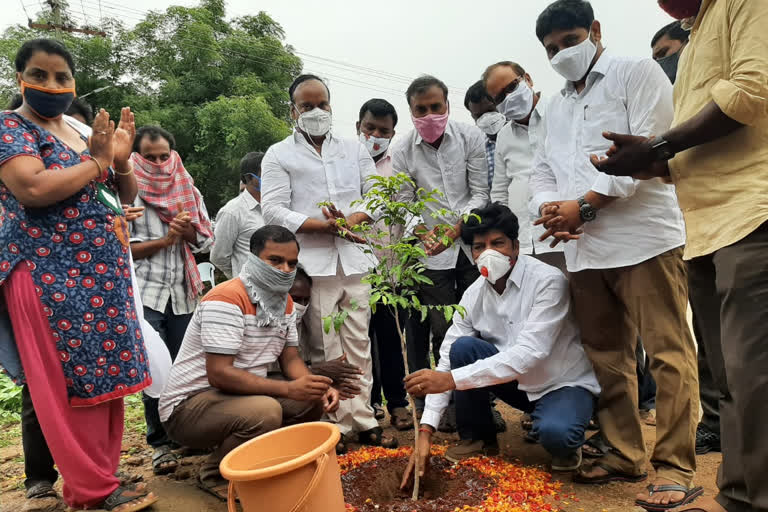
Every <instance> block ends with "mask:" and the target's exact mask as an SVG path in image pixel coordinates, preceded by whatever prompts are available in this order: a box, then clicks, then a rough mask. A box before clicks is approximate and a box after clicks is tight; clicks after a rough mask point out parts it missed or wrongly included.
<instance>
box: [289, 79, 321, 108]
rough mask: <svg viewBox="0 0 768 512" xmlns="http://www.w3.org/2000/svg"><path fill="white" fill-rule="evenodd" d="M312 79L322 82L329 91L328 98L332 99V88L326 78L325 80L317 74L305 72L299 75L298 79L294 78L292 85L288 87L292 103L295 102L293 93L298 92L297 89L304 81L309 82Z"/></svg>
mask: <svg viewBox="0 0 768 512" xmlns="http://www.w3.org/2000/svg"><path fill="white" fill-rule="evenodd" d="M310 80H317V81H318V82H320V83H321V84H323V85H324V86H325V90H326V91H328V100H329V101H330V99H331V90H330V89H329V88H328V84H326V83H325V80H323V79H322V78H320V77H319V76H317V75H311V74H305V75H299V76H297V77H296V79H294V81H293V83H292V84H291V86H290V87H289V88H288V97H289V98H290V99H291V103H293V93H294V92H296V89H297V88H298V87H299V86H300V85H301V84H303V83H304V82H308V81H310Z"/></svg>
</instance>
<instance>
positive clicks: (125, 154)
mask: <svg viewBox="0 0 768 512" xmlns="http://www.w3.org/2000/svg"><path fill="white" fill-rule="evenodd" d="M135 137H136V121H135V119H134V116H133V112H131V107H123V109H122V111H121V112H120V123H119V124H118V125H117V129H116V130H115V137H114V140H113V144H114V147H115V149H114V160H115V164H116V165H126V164H128V159H129V158H130V157H131V153H132V152H133V139H134V138H135Z"/></svg>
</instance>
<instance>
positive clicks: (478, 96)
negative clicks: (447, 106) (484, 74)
mask: <svg viewBox="0 0 768 512" xmlns="http://www.w3.org/2000/svg"><path fill="white" fill-rule="evenodd" d="M483 100H488V101H490V102H491V103H493V98H491V97H490V96H489V95H488V91H486V90H485V85H483V81H482V80H478V81H477V82H475V83H473V84H472V85H471V86H470V87H469V89H467V94H465V95H464V108H466V109H467V110H469V104H470V103H480V102H481V101H483Z"/></svg>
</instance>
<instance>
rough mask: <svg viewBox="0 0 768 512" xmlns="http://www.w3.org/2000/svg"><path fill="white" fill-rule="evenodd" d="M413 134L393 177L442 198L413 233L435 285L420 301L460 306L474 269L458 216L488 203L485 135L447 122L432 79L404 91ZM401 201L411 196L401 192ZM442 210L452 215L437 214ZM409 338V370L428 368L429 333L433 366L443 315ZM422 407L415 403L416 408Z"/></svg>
mask: <svg viewBox="0 0 768 512" xmlns="http://www.w3.org/2000/svg"><path fill="white" fill-rule="evenodd" d="M406 98H407V100H408V106H409V107H410V110H411V118H412V120H413V123H414V126H415V127H416V129H415V130H413V131H411V132H410V133H409V134H407V135H406V136H405V137H403V139H401V140H400V141H399V142H398V144H397V145H396V146H395V148H394V150H393V151H392V167H393V169H394V170H395V172H403V173H405V174H407V175H408V176H409V177H411V179H413V181H414V182H415V183H416V187H421V188H424V189H426V190H434V189H437V190H439V191H440V192H441V193H442V196H439V197H436V198H435V199H436V201H435V202H431V203H427V210H426V212H425V213H426V214H425V216H424V219H423V224H420V225H419V226H416V228H415V229H414V232H415V233H416V234H417V235H418V236H419V237H420V238H421V239H422V240H423V241H424V247H425V250H426V252H427V261H426V267H427V270H426V272H424V275H425V276H427V277H429V279H431V280H432V282H433V285H431V286H422V287H421V288H420V290H419V300H421V303H422V304H426V305H444V304H456V303H458V301H459V299H460V298H461V296H462V295H463V294H464V291H465V290H466V289H467V288H468V287H469V285H470V284H472V283H473V282H474V281H475V280H476V279H477V275H478V274H477V269H476V268H475V267H474V265H473V264H472V261H471V260H470V257H471V253H470V250H469V247H467V246H466V245H464V244H463V243H462V242H461V241H460V240H459V236H460V234H461V216H462V215H463V214H466V213H469V212H470V211H471V210H472V209H474V208H482V207H483V206H485V205H486V204H487V203H488V164H487V163H486V157H485V140H486V138H485V135H484V134H483V132H481V131H480V130H479V129H478V128H477V127H475V126H471V125H468V124H464V123H459V122H456V121H453V120H451V119H449V114H450V106H449V104H448V87H447V86H446V85H445V84H444V83H443V82H442V81H440V80H438V79H437V78H435V77H432V76H427V75H425V76H422V77H419V78H417V79H416V80H414V81H413V82H412V83H411V85H410V86H408V90H407V91H406ZM402 195H403V200H410V199H411V198H412V195H413V194H412V191H408V190H405V191H403V194H402ZM441 209H446V210H448V211H449V212H451V214H450V215H449V216H447V217H445V216H440V215H438V217H437V218H435V217H433V216H432V214H433V213H437V212H438V211H439V210H441ZM438 224H449V225H451V226H453V229H452V230H451V231H449V232H448V233H447V235H448V236H450V237H451V238H452V239H453V240H455V241H456V243H455V244H452V245H451V246H450V247H446V246H445V245H443V244H442V243H441V242H440V240H437V239H436V237H435V228H436V226H437V225H438ZM410 328H411V332H410V333H409V336H408V344H409V346H408V362H409V364H410V366H411V368H410V370H411V371H415V370H419V369H421V368H429V367H430V364H429V329H430V328H431V330H432V351H433V354H434V356H435V360H436V361H437V360H438V359H439V358H440V344H441V343H442V341H443V337H445V332H446V331H447V330H448V322H446V321H445V318H444V316H443V314H442V312H440V311H437V310H431V311H430V313H429V324H428V326H427V325H425V324H421V323H418V322H411V326H410ZM419 405H420V404H417V407H419Z"/></svg>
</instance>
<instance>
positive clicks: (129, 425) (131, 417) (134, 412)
mask: <svg viewBox="0 0 768 512" xmlns="http://www.w3.org/2000/svg"><path fill="white" fill-rule="evenodd" d="M125 429H126V430H127V431H129V432H135V433H137V434H141V435H146V433H147V423H146V422H145V421H144V404H143V403H142V401H141V395H140V394H136V395H131V396H128V397H126V398H125Z"/></svg>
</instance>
